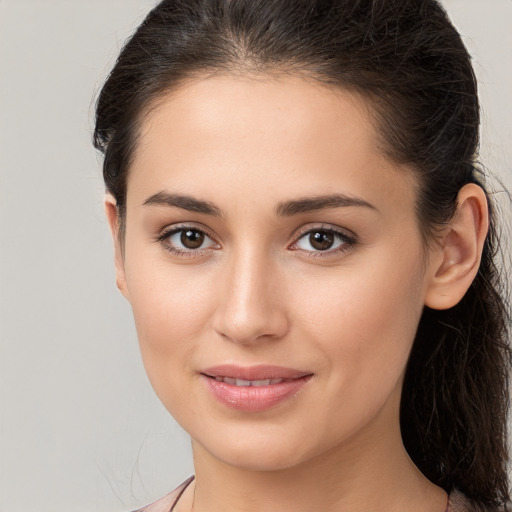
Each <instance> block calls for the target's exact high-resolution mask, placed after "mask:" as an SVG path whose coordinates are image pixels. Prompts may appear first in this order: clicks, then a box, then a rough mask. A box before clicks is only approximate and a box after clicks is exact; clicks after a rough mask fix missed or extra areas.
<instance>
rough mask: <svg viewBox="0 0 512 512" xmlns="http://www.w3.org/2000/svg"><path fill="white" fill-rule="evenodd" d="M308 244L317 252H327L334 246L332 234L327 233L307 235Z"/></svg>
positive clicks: (316, 232) (318, 232) (315, 232)
mask: <svg viewBox="0 0 512 512" xmlns="http://www.w3.org/2000/svg"><path fill="white" fill-rule="evenodd" d="M309 243H310V244H311V247H313V248H314V249H316V250H317V251H327V250H328V249H331V248H332V246H333V244H334V234H333V233H330V232H329V231H312V232H311V233H310V234H309Z"/></svg>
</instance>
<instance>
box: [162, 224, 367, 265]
mask: <svg viewBox="0 0 512 512" xmlns="http://www.w3.org/2000/svg"><path fill="white" fill-rule="evenodd" d="M187 230H188V231H194V232H196V233H200V234H202V235H204V236H205V237H208V238H209V239H210V240H211V241H212V242H213V244H214V245H216V246H217V247H219V244H218V243H217V242H216V241H215V238H214V237H213V236H212V235H211V234H210V233H209V232H208V231H207V230H205V229H204V228H198V227H196V226H193V225H192V226H191V225H186V224H185V225H178V226H172V227H169V228H168V229H165V230H164V231H163V232H162V233H161V234H160V235H158V237H157V238H156V241H157V242H159V243H160V244H161V245H162V247H163V248H164V249H165V250H166V251H167V252H169V253H171V254H174V255H176V256H179V257H186V258H197V257H201V256H203V255H204V254H205V251H208V250H209V249H210V247H207V248H204V249H201V248H198V249H180V248H179V247H176V246H175V245H171V244H170V243H169V238H170V237H172V236H173V235H176V234H178V233H182V232H184V231H187ZM312 233H324V234H325V233H327V234H330V235H333V236H334V238H335V239H337V240H338V241H341V244H340V245H339V247H337V248H335V249H326V250H324V251H322V250H316V251H314V250H312V251H308V250H306V249H300V248H297V247H296V246H297V244H298V243H299V242H300V241H301V240H303V239H304V238H305V237H306V236H308V235H311V234H312ZM295 238H296V240H295V242H294V243H293V244H292V245H290V246H289V248H290V249H291V250H294V251H301V252H303V253H305V254H306V257H309V258H325V257H329V256H333V255H336V254H339V253H343V252H347V251H349V250H350V249H352V248H353V247H354V246H355V245H356V244H357V243H358V241H357V239H356V237H355V236H354V235H348V234H347V233H346V232H344V231H341V230H337V229H334V228H332V227H330V226H329V227H326V226H318V227H314V228H310V229H307V230H304V231H302V232H300V233H298V234H297V235H296V237H295Z"/></svg>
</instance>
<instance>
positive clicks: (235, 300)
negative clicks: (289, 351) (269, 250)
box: [213, 252, 289, 344]
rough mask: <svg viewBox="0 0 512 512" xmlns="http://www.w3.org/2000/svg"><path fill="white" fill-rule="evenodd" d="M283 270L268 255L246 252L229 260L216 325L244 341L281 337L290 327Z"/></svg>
mask: <svg viewBox="0 0 512 512" xmlns="http://www.w3.org/2000/svg"><path fill="white" fill-rule="evenodd" d="M278 274H279V272H278V271H277V269H276V268H275V265H272V263H271V262H269V261H267V260H266V259H265V256H262V255H258V254H248V253H247V252H245V253H244V254H241V255H239V256H238V257H234V258H232V260H231V261H230V262H229V263H228V262H226V271H225V272H224V273H223V282H222V283H219V288H218V291H217V293H218V296H217V297H218V300H217V307H216V310H215V313H214V317H213V328H214V330H215V331H216V332H217V333H218V334H220V335H221V336H222V337H224V338H225V339H228V340H230V341H232V342H236V343H240V344H251V343H253V342H256V341H258V342H261V341H263V340H269V339H278V338H281V337H282V336H284V334H285V333H286V332H287V330H288V327H289V325H288V316H287V312H286V304H284V302H283V300H282V299H283V295H284V294H283V287H282V286H281V285H282V283H280V279H279V277H278Z"/></svg>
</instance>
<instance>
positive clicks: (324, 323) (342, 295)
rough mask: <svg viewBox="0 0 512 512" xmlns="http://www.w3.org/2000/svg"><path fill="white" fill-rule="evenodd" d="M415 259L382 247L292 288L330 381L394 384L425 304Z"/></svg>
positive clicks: (385, 387)
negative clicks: (303, 286)
mask: <svg viewBox="0 0 512 512" xmlns="http://www.w3.org/2000/svg"><path fill="white" fill-rule="evenodd" d="M412 254H413V255H414V252H412ZM373 256H377V257H375V258H373ZM418 261H419V260H418V259H416V258H414V257H413V256H411V255H409V256H408V258H406V259H405V258H401V257H400V255H399V254H395V253H394V252H393V251H391V252H386V251H383V252H382V254H381V255H379V254H373V255H372V261H371V262H370V261H364V264H363V262H358V263H357V265H354V266H353V267H349V266H347V267H345V268H343V269H341V270H340V271H339V272H338V275H337V276H336V278H329V279H322V282H319V279H316V282H315V283H310V284H309V286H307V289H308V291H309V292H308V293H304V291H303V292H302V294H300V295H299V294H296V295H297V296H298V297H300V300H301V305H300V306H297V308H299V309H300V310H301V311H302V312H303V317H302V318H303V323H304V325H305V326H306V329H307V330H308V338H310V339H312V340H316V343H317V345H318V348H319V349H320V350H321V351H323V352H324V353H325V355H326V357H325V361H326V363H325V364H326V365H328V366H331V368H330V370H331V371H330V372H329V375H330V376H331V382H332V385H333V386H335V387H337V388H340V389H347V383H351V387H352V386H353V387H352V389H354V387H357V388H358V389H360V390H361V392H363V391H364V390H369V389H374V390H375V392H376V393H377V394H378V393H380V391H382V392H383V393H384V392H386V390H387V391H389V388H390V387H393V386H394V385H395V384H396V382H397V381H398V379H399V378H400V376H401V374H402V373H403V370H404V367H405V364H406V362H407V358H408V354H409V352H410V348H411V346H412V342H413V340H414V336H415V333H416V329H417V325H418V322H419V318H420V316H421V312H422V310H423V293H422V289H423V277H422V269H421V268H420V265H419V264H418ZM360 263H361V264H360ZM334 365H337V367H338V368H337V369H335V368H333V366H334ZM333 370H338V371H333Z"/></svg>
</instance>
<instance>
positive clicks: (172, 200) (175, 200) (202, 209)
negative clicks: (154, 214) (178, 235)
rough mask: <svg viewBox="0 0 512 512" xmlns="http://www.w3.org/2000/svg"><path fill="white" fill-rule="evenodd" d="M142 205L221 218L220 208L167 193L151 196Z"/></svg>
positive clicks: (205, 202) (206, 202)
mask: <svg viewBox="0 0 512 512" xmlns="http://www.w3.org/2000/svg"><path fill="white" fill-rule="evenodd" d="M143 205H144V206H148V205H159V206H174V207H176V208H181V209H182V210H187V211H189V212H195V213H204V214H205V215H213V216H215V217H220V216H221V210H220V208H218V207H217V206H215V205H214V204H213V203H210V202H208V201H202V200H200V199H195V198H193V197H190V196H184V195H180V194H169V193H168V192H158V193H157V194H153V195H152V196H150V197H148V198H147V199H146V200H145V201H144V203H143Z"/></svg>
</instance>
